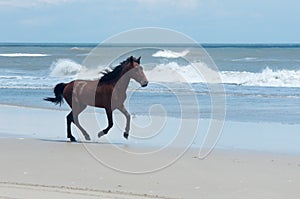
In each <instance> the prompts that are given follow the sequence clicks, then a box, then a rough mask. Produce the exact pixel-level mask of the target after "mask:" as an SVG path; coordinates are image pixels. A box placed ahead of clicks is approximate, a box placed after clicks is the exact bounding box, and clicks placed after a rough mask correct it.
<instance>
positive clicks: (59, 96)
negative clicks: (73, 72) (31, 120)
mask: <svg viewBox="0 0 300 199" xmlns="http://www.w3.org/2000/svg"><path fill="white" fill-rule="evenodd" d="M66 85H67V84H64V83H60V84H57V85H56V86H55V87H54V94H55V97H47V98H44V100H46V101H49V102H52V103H55V105H57V104H59V105H61V103H62V102H63V99H64V97H63V91H64V88H65V86H66Z"/></svg>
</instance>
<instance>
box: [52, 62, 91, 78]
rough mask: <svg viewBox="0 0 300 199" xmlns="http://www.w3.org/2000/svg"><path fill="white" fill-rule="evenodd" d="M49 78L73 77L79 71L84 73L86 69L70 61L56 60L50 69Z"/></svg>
mask: <svg viewBox="0 0 300 199" xmlns="http://www.w3.org/2000/svg"><path fill="white" fill-rule="evenodd" d="M50 70H51V73H50V76H51V77H65V76H75V75H77V74H78V73H80V72H81V71H86V70H87V69H86V67H85V66H83V65H81V64H78V63H76V62H75V61H73V60H70V59H58V60H57V61H55V62H54V63H52V65H51V67H50Z"/></svg>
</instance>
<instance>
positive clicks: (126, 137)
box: [123, 132, 129, 140]
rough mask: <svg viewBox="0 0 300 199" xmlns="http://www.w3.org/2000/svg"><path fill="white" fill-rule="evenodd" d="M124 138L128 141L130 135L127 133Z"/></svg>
mask: <svg viewBox="0 0 300 199" xmlns="http://www.w3.org/2000/svg"><path fill="white" fill-rule="evenodd" d="M123 136H124V138H125V139H126V140H128V136H129V134H128V133H127V132H125V133H124V134H123Z"/></svg>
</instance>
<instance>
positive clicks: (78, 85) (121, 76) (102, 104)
mask: <svg viewBox="0 0 300 199" xmlns="http://www.w3.org/2000/svg"><path fill="white" fill-rule="evenodd" d="M140 59H141V57H139V58H137V59H136V58H135V57H133V56H131V57H129V58H127V59H126V60H125V61H123V62H121V63H120V64H119V65H118V66H116V67H114V69H112V71H105V72H102V73H103V74H104V75H103V76H102V77H101V78H100V79H97V80H74V81H71V82H69V83H60V84H57V85H56V86H55V88H54V94H55V97H47V98H45V99H44V100H46V101H50V102H53V103H55V104H56V105H57V104H60V105H61V103H62V102H63V99H65V100H66V101H67V103H68V105H69V106H70V107H71V109H72V110H71V112H70V113H69V114H68V115H67V117H66V119H67V138H69V139H70V141H71V142H76V139H75V137H74V136H73V135H72V133H71V123H74V124H75V125H76V126H77V127H78V129H79V130H80V131H81V132H82V134H83V135H84V137H85V139H86V140H90V136H89V134H88V133H87V132H86V130H85V129H84V128H83V127H82V126H81V125H80V123H79V119H78V115H79V114H80V113H81V112H82V111H83V110H84V109H85V108H86V107H87V106H94V107H99V108H104V109H105V112H106V116H107V120H108V126H107V128H105V129H104V130H102V131H100V132H99V133H98V137H99V138H100V137H101V136H103V135H105V134H107V133H108V131H109V130H110V129H111V127H112V126H113V117H112V112H113V111H114V110H115V109H118V110H119V111H120V112H121V113H123V114H124V115H125V117H126V128H125V132H124V134H123V136H124V138H125V139H128V136H129V130H130V114H129V113H128V111H127V110H126V108H125V106H124V101H125V99H126V90H127V88H128V85H129V82H130V79H131V78H132V79H134V80H135V81H137V82H138V83H140V85H141V86H142V87H146V86H147V85H148V80H147V78H146V76H145V74H144V72H143V68H142V67H141V66H140Z"/></svg>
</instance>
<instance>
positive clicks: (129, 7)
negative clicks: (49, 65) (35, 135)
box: [0, 0, 300, 43]
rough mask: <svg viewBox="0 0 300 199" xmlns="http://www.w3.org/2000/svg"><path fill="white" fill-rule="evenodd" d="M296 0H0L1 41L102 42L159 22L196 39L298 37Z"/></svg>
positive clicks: (230, 40)
mask: <svg viewBox="0 0 300 199" xmlns="http://www.w3.org/2000/svg"><path fill="white" fill-rule="evenodd" d="M299 8H300V1H297V0H285V1H282V0H251V1H249V0H248V1H246V0H111V1H107V0H0V24H1V29H0V42H101V41H103V40H104V39H106V38H107V37H110V36H112V35H114V34H117V33H120V32H122V31H125V30H128V29H133V28H141V27H149V26H150V27H162V28H170V29H174V30H176V31H179V32H182V33H184V34H186V35H188V36H190V37H192V38H193V39H195V40H196V41H198V42H200V43H300V25H299V19H300V12H299Z"/></svg>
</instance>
